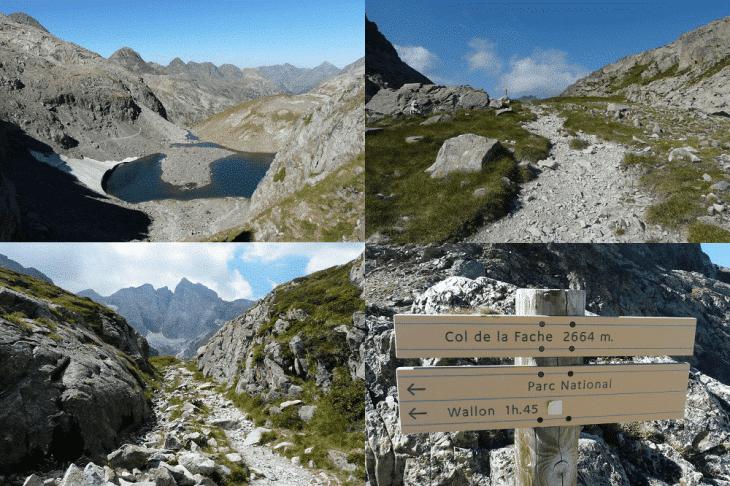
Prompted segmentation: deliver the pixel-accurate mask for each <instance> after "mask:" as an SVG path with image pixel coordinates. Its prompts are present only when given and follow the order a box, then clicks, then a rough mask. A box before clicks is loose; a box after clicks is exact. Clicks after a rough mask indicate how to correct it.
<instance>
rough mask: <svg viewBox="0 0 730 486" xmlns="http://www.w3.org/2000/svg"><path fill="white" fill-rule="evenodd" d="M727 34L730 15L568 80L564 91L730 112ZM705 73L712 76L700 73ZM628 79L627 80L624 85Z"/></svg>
mask: <svg viewBox="0 0 730 486" xmlns="http://www.w3.org/2000/svg"><path fill="white" fill-rule="evenodd" d="M729 39H730V17H725V18H722V19H718V20H715V21H713V22H710V23H709V24H707V25H703V26H702V27H698V28H697V29H695V30H692V31H689V32H685V33H684V34H682V35H681V36H679V39H677V40H676V41H674V42H671V43H670V44H667V45H666V46H662V47H658V48H656V49H651V50H649V51H645V52H641V53H638V54H633V55H630V56H626V57H624V58H621V59H619V60H618V61H616V62H614V63H612V64H608V65H606V66H604V67H602V68H601V69H599V70H598V71H594V72H592V73H591V74H590V75H589V76H588V77H586V78H583V79H581V80H579V81H577V82H576V83H574V84H573V85H571V86H569V87H568V88H567V89H566V90H565V91H563V93H561V96H608V95H612V94H623V95H624V96H626V98H627V99H629V100H631V101H643V102H647V103H649V104H652V105H657V106H676V107H682V108H696V109H699V110H702V111H706V112H708V113H724V114H725V115H726V116H727V113H728V112H730V106H729V105H728V101H727V99H728V96H727V95H728V94H730V88H729V87H728V85H729V83H728V79H729V78H730V69H728V68H727V66H726V65H725V64H726V59H727V57H728V55H729V54H730V40H729ZM705 74H707V75H708V76H706V77H705V78H704V79H698V78H700V77H702V76H703V75H705ZM631 76H635V78H633V79H632V78H631ZM625 83H629V84H627V85H626V86H623V87H621V86H622V85H623V84H625Z"/></svg>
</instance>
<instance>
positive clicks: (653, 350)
mask: <svg viewBox="0 0 730 486" xmlns="http://www.w3.org/2000/svg"><path fill="white" fill-rule="evenodd" d="M584 309H585V291H582V290H544V289H543V290H539V289H538V290H534V289H525V290H518V292H517V299H516V314H517V315H500V316H498V315H478V316H476V315H475V316H468V315H428V316H427V315H396V316H395V317H394V322H395V337H396V356H397V357H398V358H439V357H515V365H516V366H461V367H448V366H436V367H416V368H398V369H397V371H396V373H397V385H398V397H399V398H398V401H399V407H400V424H401V430H402V432H403V433H404V434H408V433H419V432H444V431H458V430H486V429H506V428H515V429H516V430H515V450H516V451H522V452H523V453H521V454H518V455H517V457H516V458H515V464H516V467H515V476H516V484H517V486H523V485H530V486H532V485H542V484H545V485H552V484H560V485H571V484H572V485H575V484H576V481H577V459H578V435H579V427H578V425H581V424H597V423H614V422H632V421H639V420H667V419H681V418H683V417H684V409H685V401H686V390H687V380H688V375H689V364H687V363H661V364H616V365H583V364H582V362H583V358H582V357H583V356H633V355H640V356H664V355H691V354H693V348H694V334H695V327H696V319H692V318H655V317H619V318H609V317H587V316H583V314H584ZM525 451H528V452H529V453H527V454H525V453H524V452H525Z"/></svg>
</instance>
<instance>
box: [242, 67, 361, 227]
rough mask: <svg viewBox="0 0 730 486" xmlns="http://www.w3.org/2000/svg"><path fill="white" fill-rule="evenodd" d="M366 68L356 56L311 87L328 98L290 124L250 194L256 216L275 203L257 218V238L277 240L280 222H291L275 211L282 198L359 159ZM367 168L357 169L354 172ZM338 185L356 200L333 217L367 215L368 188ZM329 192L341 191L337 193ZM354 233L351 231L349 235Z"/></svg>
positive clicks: (302, 211) (300, 213)
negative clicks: (267, 214)
mask: <svg viewBox="0 0 730 486" xmlns="http://www.w3.org/2000/svg"><path fill="white" fill-rule="evenodd" d="M364 68H365V65H364V62H362V60H360V61H357V62H356V63H354V64H353V65H351V67H347V68H345V69H344V70H343V71H344V72H343V74H340V75H338V76H335V77H333V78H330V79H328V80H326V81H325V82H324V83H322V84H321V85H320V86H318V87H317V88H316V89H315V90H313V91H311V92H310V93H311V94H320V95H324V96H326V97H327V99H328V101H327V102H326V103H325V104H323V105H321V106H320V107H318V108H316V109H313V110H310V111H309V112H308V113H307V114H305V115H304V116H302V117H301V118H299V119H298V120H297V122H296V123H295V124H294V126H293V127H292V128H291V129H289V130H288V132H287V134H286V136H285V137H284V138H283V142H282V143H281V145H280V147H281V149H280V150H279V152H277V154H276V157H275V158H274V161H273V162H272V163H271V166H270V167H269V170H268V171H267V173H266V176H265V177H264V178H263V179H262V180H261V182H260V183H259V185H258V186H257V188H256V191H255V192H254V193H253V195H252V196H251V206H250V208H249V213H248V217H249V218H251V219H254V218H256V217H257V216H258V215H259V214H261V213H262V212H264V211H265V210H267V209H269V208H271V212H270V213H271V214H270V217H268V218H266V219H265V220H259V221H256V222H254V223H253V228H252V229H253V230H254V235H255V238H256V239H257V240H265V241H270V240H275V239H276V237H277V234H278V233H279V231H280V228H281V226H282V225H286V224H289V221H286V219H287V218H283V215H282V214H281V212H280V211H279V212H277V211H276V209H277V208H276V206H277V205H278V204H279V203H280V202H281V201H283V200H285V199H286V198H288V197H290V196H292V195H294V194H295V193H297V191H301V190H303V189H305V188H308V187H312V188H313V189H314V190H316V188H317V184H318V183H319V182H320V181H322V180H324V179H325V178H327V177H328V176H329V175H330V174H333V173H335V172H336V171H337V170H338V169H340V168H341V167H343V166H344V165H345V164H348V163H351V162H352V163H354V162H357V161H359V157H358V156H361V155H362V154H363V153H364V151H365V126H364V123H363V122H364V117H363V109H364V104H365V103H364V77H363V72H364ZM356 169H360V167H357V168H356ZM362 169H364V166H363V167H362ZM362 172H363V171H362V170H358V171H356V172H355V174H354V175H353V178H354V177H356V176H358V175H360V174H362ZM331 190H332V189H328V190H327V191H328V192H329V191H331ZM336 190H341V191H344V192H345V197H346V198H349V199H352V202H351V204H349V205H348V206H347V207H349V209H348V210H347V212H346V213H345V214H342V213H339V214H333V215H330V216H329V217H330V218H334V220H335V221H336V220H337V219H340V218H342V219H345V218H347V219H348V220H353V222H354V220H355V219H357V220H358V221H359V220H360V219H361V215H362V211H360V209H359V208H360V207H362V205H363V204H364V194H362V193H361V192H360V191H358V190H357V189H354V188H353V190H349V189H348V188H347V187H344V188H339V187H337V188H336ZM348 193H349V194H348ZM350 196H352V197H350ZM329 197H336V196H335V195H334V194H332V195H331V196H329ZM305 206H306V205H305ZM314 210H316V208H307V207H303V208H300V207H298V208H297V211H296V216H295V218H296V220H298V221H301V220H307V219H308V218H310V217H311V212H312V211H314ZM362 223H363V222H360V224H362ZM335 224H336V223H335ZM277 225H278V229H277ZM352 226H355V225H354V224H353V225H352ZM358 226H360V225H358ZM361 230H362V231H359V230H358V231H356V232H355V233H356V234H358V233H360V232H362V233H363V234H364V225H363V226H362V227H361ZM353 237H354V235H346V238H347V239H349V240H352V239H353ZM338 239H339V238H338Z"/></svg>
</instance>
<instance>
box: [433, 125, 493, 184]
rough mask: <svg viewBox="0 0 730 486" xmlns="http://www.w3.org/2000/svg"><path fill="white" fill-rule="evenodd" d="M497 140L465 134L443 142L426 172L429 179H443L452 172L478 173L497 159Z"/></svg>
mask: <svg viewBox="0 0 730 486" xmlns="http://www.w3.org/2000/svg"><path fill="white" fill-rule="evenodd" d="M501 149H502V145H501V144H500V143H499V140H495V139H491V138H486V137H482V136H479V135H474V134H473V133H465V134H463V135H459V136H458V137H454V138H450V139H448V140H446V141H445V142H444V144H443V145H442V146H441V149H440V150H439V153H438V155H437V156H436V162H434V163H433V165H431V166H430V167H429V168H428V169H426V172H427V173H429V174H431V178H432V179H435V178H443V177H446V176H447V175H449V174H450V173H452V172H479V171H481V170H482V168H483V167H484V165H485V164H487V163H489V162H490V161H492V160H494V159H495V158H497V157H498V155H499V153H500V150H501Z"/></svg>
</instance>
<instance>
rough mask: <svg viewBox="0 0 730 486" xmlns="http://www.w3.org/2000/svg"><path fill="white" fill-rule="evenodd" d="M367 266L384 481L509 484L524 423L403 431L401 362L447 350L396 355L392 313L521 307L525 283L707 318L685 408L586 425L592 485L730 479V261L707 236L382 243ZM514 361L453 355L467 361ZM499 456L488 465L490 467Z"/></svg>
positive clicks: (612, 306) (630, 307)
mask: <svg viewBox="0 0 730 486" xmlns="http://www.w3.org/2000/svg"><path fill="white" fill-rule="evenodd" d="M365 267H366V277H365V291H364V298H365V300H366V304H367V306H368V312H367V316H366V319H365V320H366V323H367V326H368V331H369V332H368V335H367V338H366V341H365V349H366V350H367V354H366V358H365V365H366V368H365V376H366V387H367V398H366V400H367V401H366V404H367V408H366V426H367V442H366V466H367V467H366V469H367V471H368V475H369V479H370V482H371V484H375V485H385V484H387V485H402V484H419V482H420V483H421V484H422V483H423V482H424V481H426V482H428V484H443V485H446V484H453V483H454V482H455V481H460V483H459V484H474V485H476V484H485V483H486V481H487V479H486V478H490V480H489V481H491V484H509V480H510V478H511V477H512V476H513V475H512V474H511V473H510V470H511V469H510V468H511V467H512V463H513V459H512V456H513V454H514V453H513V451H512V444H513V438H512V435H511V431H507V430H497V431H478V432H473V433H464V432H442V433H433V434H411V435H403V434H402V433H401V432H400V427H399V417H398V393H397V388H396V386H395V371H396V369H397V368H398V367H404V366H429V365H434V364H437V363H438V362H439V361H441V360H433V359H398V358H396V357H395V336H394V332H393V315H394V314H396V313H448V312H465V311H468V310H469V309H473V310H474V311H475V312H481V311H484V310H486V309H491V310H492V311H496V312H498V313H505V314H511V313H514V292H515V291H516V289H518V288H565V289H568V288H575V289H585V290H586V292H587V299H586V310H587V312H589V313H593V314H598V315H604V316H619V315H627V316H628V315H633V316H642V315H643V316H688V317H695V318H697V334H696V339H695V343H696V344H695V354H694V356H692V357H689V358H688V359H689V360H690V362H691V364H692V365H693V368H691V372H690V376H689V383H688V388H687V407H686V411H685V418H684V419H682V420H664V421H653V422H640V423H638V424H633V425H631V426H630V425H621V424H604V425H595V426H584V432H586V434H584V435H582V436H581V439H580V443H579V454H580V455H579V477H582V478H583V483H582V484H607V485H608V484H611V485H619V484H624V485H625V484H638V483H641V482H642V481H646V480H647V478H649V481H650V482H652V484H700V483H701V482H702V481H705V482H706V483H707V484H713V481H716V482H717V483H716V484H724V483H723V481H727V480H728V479H727V473H726V472H723V465H725V466H726V465H727V464H728V463H730V455H728V452H727V451H728V445H730V422H728V419H729V416H728V411H729V409H728V405H727V404H728V403H730V401H728V395H729V393H730V387H729V386H728V383H730V375H729V374H728V371H727V370H728V369H730V366H729V363H730V355H728V351H727V349H728V346H730V327H728V324H727V322H728V319H729V318H730V304H728V302H729V301H730V285H728V284H727V283H724V281H723V279H725V275H726V270H725V269H723V268H722V267H717V266H715V265H713V264H712V263H710V262H709V259H708V258H707V256H706V255H704V253H702V252H701V250H700V248H699V245H690V244H682V245H672V244H663V245H647V244H642V245H632V244H622V245H572V244H550V245H532V244H513V245H509V244H493V245H476V244H448V245H442V246H436V245H406V246H395V245H393V246H390V245H369V246H368V247H367V248H366V261H365ZM467 275H469V276H467ZM587 360H588V362H590V361H591V359H587ZM672 360H673V359H672V358H671V357H658V358H646V357H644V358H642V357H636V358H634V359H633V360H631V359H629V360H628V361H630V362H640V363H645V362H659V361H672ZM680 360H684V357H680ZM593 361H595V359H593ZM511 362H512V360H511V359H492V358H480V359H465V358H460V359H450V360H448V364H449V365H455V366H457V365H477V364H478V365H488V364H511ZM487 462H488V463H490V470H489V471H485V470H484V468H485V464H486V463H487Z"/></svg>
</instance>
